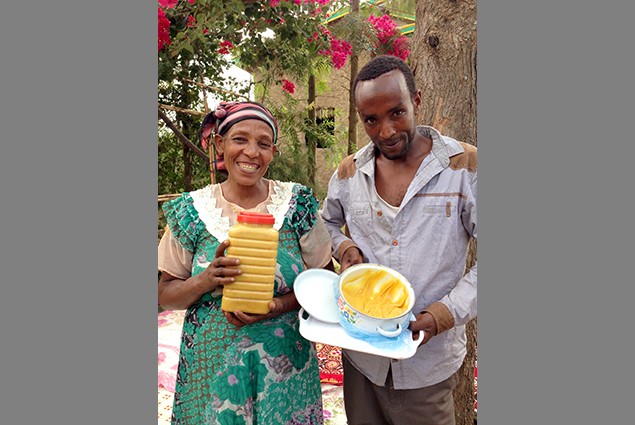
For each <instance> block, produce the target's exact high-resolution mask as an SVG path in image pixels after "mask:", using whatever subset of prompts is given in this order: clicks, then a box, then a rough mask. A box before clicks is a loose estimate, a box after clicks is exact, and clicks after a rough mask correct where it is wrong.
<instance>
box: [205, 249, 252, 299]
mask: <svg viewBox="0 0 635 425" xmlns="http://www.w3.org/2000/svg"><path fill="white" fill-rule="evenodd" d="M228 246H229V240H225V241H223V242H221V243H220V245H218V248H216V253H215V254H214V259H213V260H212V262H211V263H209V266H207V268H206V269H205V270H203V271H202V272H201V273H200V275H199V276H200V277H201V279H202V285H204V286H205V288H204V289H205V291H204V292H211V291H213V290H214V289H216V288H218V287H219V286H224V285H227V284H230V283H232V282H233V281H234V276H238V275H240V274H241V273H242V270H240V269H238V268H228V267H233V266H238V265H239V264H240V260H239V259H238V258H233V257H225V250H226V249H227V247H228Z"/></svg>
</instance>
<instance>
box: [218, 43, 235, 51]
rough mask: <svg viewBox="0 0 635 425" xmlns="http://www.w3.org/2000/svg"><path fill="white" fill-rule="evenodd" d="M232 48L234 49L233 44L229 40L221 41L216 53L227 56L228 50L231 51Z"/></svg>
mask: <svg viewBox="0 0 635 425" xmlns="http://www.w3.org/2000/svg"><path fill="white" fill-rule="evenodd" d="M233 47H234V44H233V43H232V42H231V41H229V40H225V41H221V43H220V49H218V53H220V54H221V55H228V54H229V49H232V48H233Z"/></svg>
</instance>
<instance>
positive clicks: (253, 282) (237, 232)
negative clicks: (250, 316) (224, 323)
mask: <svg viewBox="0 0 635 425" xmlns="http://www.w3.org/2000/svg"><path fill="white" fill-rule="evenodd" d="M236 220H237V223H236V224H235V225H233V226H232V227H231V228H230V229H229V241H230V245H229V247H228V248H227V250H226V255H227V256H228V257H236V258H239V259H240V265H239V266H238V268H240V269H241V270H242V272H243V273H242V274H241V275H239V276H236V277H235V279H234V282H233V283H231V284H229V285H227V286H225V287H224V288H223V298H222V301H221V309H222V310H224V311H235V310H240V311H242V312H245V313H254V314H266V313H269V302H270V301H271V299H272V298H273V291H274V285H275V274H276V258H277V256H278V231H277V230H276V229H274V227H273V224H274V221H275V220H274V217H273V215H271V214H264V213H256V212H244V211H241V212H240V213H238V217H237V219H236Z"/></svg>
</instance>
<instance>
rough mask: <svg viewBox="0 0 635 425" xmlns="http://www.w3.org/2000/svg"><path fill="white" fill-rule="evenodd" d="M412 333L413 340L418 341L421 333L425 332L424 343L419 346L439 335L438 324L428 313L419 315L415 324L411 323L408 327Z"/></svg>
mask: <svg viewBox="0 0 635 425" xmlns="http://www.w3.org/2000/svg"><path fill="white" fill-rule="evenodd" d="M408 327H409V328H410V330H411V331H412V339H413V340H416V339H417V338H418V337H419V331H423V332H424V333H423V341H421V342H420V343H419V346H421V345H423V344H425V343H426V342H428V341H430V338H432V337H433V336H435V335H436V334H437V322H436V321H435V320H434V317H432V315H431V314H430V313H428V312H427V311H425V312H422V313H419V314H418V315H417V317H416V318H415V321H414V322H410V326H408Z"/></svg>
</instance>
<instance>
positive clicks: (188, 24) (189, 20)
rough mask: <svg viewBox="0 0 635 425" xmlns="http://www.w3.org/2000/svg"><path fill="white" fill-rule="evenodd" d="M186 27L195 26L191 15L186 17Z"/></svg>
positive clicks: (194, 19) (194, 20)
mask: <svg viewBox="0 0 635 425" xmlns="http://www.w3.org/2000/svg"><path fill="white" fill-rule="evenodd" d="M187 26H188V27H190V28H192V27H194V26H196V18H195V17H194V16H192V15H190V16H188V17H187Z"/></svg>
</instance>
